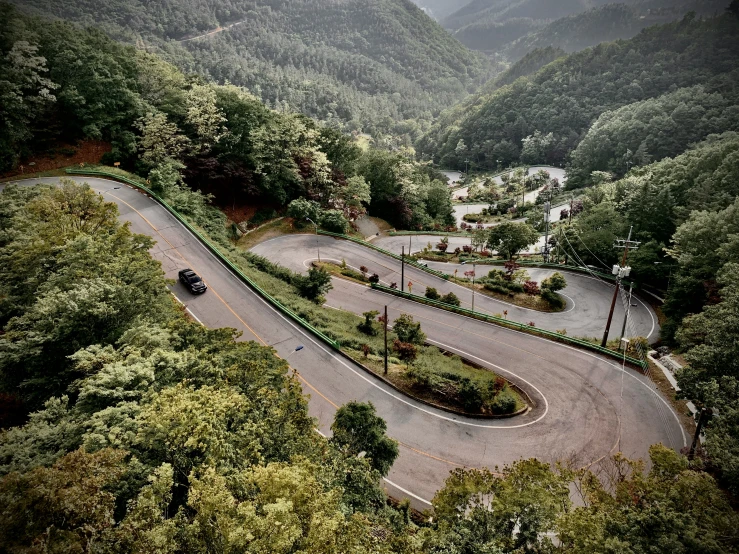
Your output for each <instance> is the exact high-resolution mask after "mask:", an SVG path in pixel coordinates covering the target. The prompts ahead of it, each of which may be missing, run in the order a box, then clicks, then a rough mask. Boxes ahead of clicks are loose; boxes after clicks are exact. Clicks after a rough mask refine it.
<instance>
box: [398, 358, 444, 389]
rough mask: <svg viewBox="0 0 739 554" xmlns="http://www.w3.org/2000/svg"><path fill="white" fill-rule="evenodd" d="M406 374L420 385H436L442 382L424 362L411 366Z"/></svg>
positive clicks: (412, 381)
mask: <svg viewBox="0 0 739 554" xmlns="http://www.w3.org/2000/svg"><path fill="white" fill-rule="evenodd" d="M406 376H407V377H408V378H409V379H410V381H411V383H413V384H414V385H416V386H420V387H435V386H437V385H439V383H440V379H439V377H438V376H436V375H435V374H434V372H433V371H431V369H429V368H428V367H427V366H426V364H424V363H422V362H419V363H417V364H416V365H413V366H411V367H409V368H408V371H407V372H406Z"/></svg>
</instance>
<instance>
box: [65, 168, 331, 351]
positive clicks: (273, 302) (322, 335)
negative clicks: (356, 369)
mask: <svg viewBox="0 0 739 554" xmlns="http://www.w3.org/2000/svg"><path fill="white" fill-rule="evenodd" d="M66 171H67V173H68V174H69V175H89V176H91V177H105V178H109V179H115V180H116V181H121V182H123V183H126V184H128V185H131V186H132V187H136V188H137V189H140V190H142V191H143V192H145V193H146V194H148V195H149V196H151V197H152V198H153V199H154V200H156V201H157V202H158V203H159V204H161V205H162V206H163V207H164V208H165V209H166V210H167V211H169V213H171V214H172V215H173V216H174V217H175V218H177V220H178V221H179V222H180V223H182V225H184V226H185V227H186V228H187V230H188V231H190V232H191V233H192V234H193V235H195V237H197V239H198V240H199V241H200V242H201V243H203V245H205V247H206V248H208V250H210V251H211V252H212V253H213V254H214V255H215V256H216V257H217V258H218V259H219V260H220V261H221V262H222V263H223V264H224V265H225V266H226V267H227V268H228V269H230V270H231V271H232V272H233V273H234V274H235V275H236V276H237V277H239V279H241V280H242V281H243V282H244V283H246V285H247V286H249V288H251V289H252V290H254V291H255V292H256V293H257V294H259V296H261V297H262V298H264V299H265V300H266V301H267V302H268V303H270V304H271V305H272V306H273V307H275V308H276V309H277V310H278V311H280V312H282V313H283V314H284V315H286V316H287V317H288V318H290V319H292V320H293V321H295V322H296V323H298V324H299V325H300V326H301V327H303V328H304V329H307V330H308V331H310V332H311V333H313V334H314V335H316V336H317V337H318V338H320V339H321V340H322V341H324V342H326V343H327V344H329V345H330V346H331V347H333V348H334V349H336V350H339V351H340V350H341V344H340V343H339V342H338V341H335V340H334V339H332V338H331V337H329V336H328V335H326V334H325V333H323V332H322V331H320V330H319V329H316V328H315V327H313V325H311V324H310V323H309V322H307V321H306V320H304V319H303V318H302V317H300V316H299V315H298V314H296V313H295V312H293V311H292V310H291V309H290V308H288V307H287V306H285V305H283V304H282V303H281V302H280V301H279V300H277V299H276V298H275V297H273V296H272V295H271V294H269V293H268V292H267V291H265V290H264V289H262V288H261V287H260V286H259V285H258V284H256V283H255V282H254V281H252V280H251V278H249V277H248V276H247V275H246V274H244V272H242V271H241V269H239V267H238V266H236V264H234V263H232V262H231V261H230V260H229V259H228V257H227V256H226V255H225V254H223V253H222V252H221V251H220V250H219V249H218V247H217V246H215V245H214V244H213V243H212V242H211V241H210V240H209V239H207V238H206V237H205V236H203V235H202V234H201V233H200V231H198V230H197V229H195V228H194V227H193V226H192V225H190V223H189V222H188V221H187V220H186V219H185V218H184V217H183V216H182V215H180V213H179V212H178V211H177V210H175V209H174V208H173V207H172V206H170V205H169V204H168V203H167V202H166V201H165V200H163V199H162V198H160V197H159V196H158V195H157V194H155V193H154V192H152V191H151V189H149V188H148V187H146V186H145V185H142V184H141V183H138V182H136V181H134V180H133V179H129V178H127V177H124V176H122V175H116V174H115V173H108V172H106V171H96V170H91V169H67V170H66Z"/></svg>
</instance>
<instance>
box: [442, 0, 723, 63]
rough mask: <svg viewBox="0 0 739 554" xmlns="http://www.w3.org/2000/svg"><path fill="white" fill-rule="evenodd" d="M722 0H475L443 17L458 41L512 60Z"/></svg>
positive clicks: (609, 36) (716, 9)
mask: <svg viewBox="0 0 739 554" xmlns="http://www.w3.org/2000/svg"><path fill="white" fill-rule="evenodd" d="M725 7H726V2H725V1H724V0H621V1H620V2H618V3H615V2H613V3H612V2H607V1H605V0H578V1H565V2H544V1H542V0H517V1H511V0H508V1H505V0H478V1H477V2H473V3H470V4H468V5H467V6H465V7H464V8H462V9H460V10H459V11H458V12H456V13H455V14H453V15H451V16H449V17H448V18H447V19H446V20H444V22H443V23H444V25H445V27H447V28H449V29H450V30H452V31H453V35H454V36H455V37H456V38H457V39H459V41H460V42H462V44H465V45H466V46H469V47H470V48H473V49H475V50H481V51H485V52H497V53H502V54H503V55H505V57H506V58H508V59H509V60H513V61H515V60H517V59H519V58H521V57H523V56H525V55H526V54H527V53H528V52H531V51H532V50H534V49H536V48H545V47H548V46H554V47H556V48H562V49H564V50H566V51H568V52H575V51H577V50H581V49H583V48H587V47H588V46H594V45H596V44H599V43H601V42H606V41H611V40H616V39H619V38H630V37H632V36H634V35H636V34H637V33H638V32H639V31H640V30H641V29H643V28H645V27H648V26H650V25H655V24H659V23H666V22H669V21H673V20H676V19H681V18H682V17H683V16H684V15H685V14H687V13H688V12H690V11H695V12H696V13H697V14H699V15H703V16H714V15H717V14H719V13H721V12H722V11H723V9H724V8H725Z"/></svg>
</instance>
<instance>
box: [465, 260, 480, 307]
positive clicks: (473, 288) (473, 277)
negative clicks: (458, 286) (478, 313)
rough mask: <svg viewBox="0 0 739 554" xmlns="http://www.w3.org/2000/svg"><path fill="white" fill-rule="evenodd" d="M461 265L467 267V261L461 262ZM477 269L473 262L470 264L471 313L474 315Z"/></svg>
mask: <svg viewBox="0 0 739 554" xmlns="http://www.w3.org/2000/svg"><path fill="white" fill-rule="evenodd" d="M462 265H467V260H465V261H463V262H462ZM476 269H477V264H476V263H475V262H472V275H471V277H472V313H473V314H474V313H475V271H476ZM465 275H467V273H466V272H465Z"/></svg>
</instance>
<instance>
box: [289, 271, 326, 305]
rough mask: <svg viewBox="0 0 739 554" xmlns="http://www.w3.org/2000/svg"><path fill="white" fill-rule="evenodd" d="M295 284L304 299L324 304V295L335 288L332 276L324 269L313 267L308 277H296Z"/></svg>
mask: <svg viewBox="0 0 739 554" xmlns="http://www.w3.org/2000/svg"><path fill="white" fill-rule="evenodd" d="M293 280H294V284H295V286H296V288H297V289H298V292H299V293H300V295H301V296H303V297H304V298H307V299H308V300H312V301H313V302H316V303H317V304H323V302H324V300H325V299H324V295H325V294H326V293H328V291H330V290H331V289H332V288H333V285H332V284H331V274H330V273H329V272H328V271H326V270H325V269H323V268H322V267H311V268H310V269H309V270H308V275H307V276H303V275H296V276H295V277H294V278H293Z"/></svg>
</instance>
